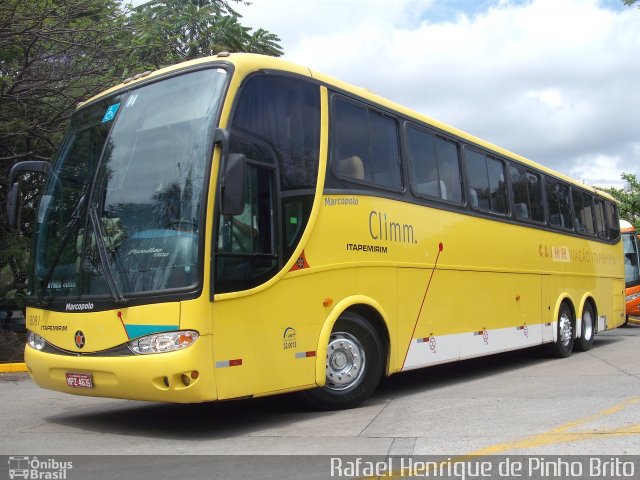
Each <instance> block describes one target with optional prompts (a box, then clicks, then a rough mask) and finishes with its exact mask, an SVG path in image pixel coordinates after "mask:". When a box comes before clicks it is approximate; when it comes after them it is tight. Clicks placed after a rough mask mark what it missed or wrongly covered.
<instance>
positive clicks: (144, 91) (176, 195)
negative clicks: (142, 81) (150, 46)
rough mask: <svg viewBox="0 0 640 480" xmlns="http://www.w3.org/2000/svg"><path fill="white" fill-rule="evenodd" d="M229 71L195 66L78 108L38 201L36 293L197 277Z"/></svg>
mask: <svg viewBox="0 0 640 480" xmlns="http://www.w3.org/2000/svg"><path fill="white" fill-rule="evenodd" d="M226 79H227V74H226V71H225V70H222V69H208V70H200V71H194V72H190V73H186V74H182V75H179V76H175V77H172V78H168V79H165V80H162V81H158V82H155V83H151V84H147V85H144V86H142V87H140V88H136V89H132V90H130V91H128V92H125V93H120V94H116V95H114V96H111V97H107V98H105V99H101V100H99V101H98V102H95V103H92V104H91V105H89V106H87V107H84V108H82V109H80V110H79V111H78V112H76V114H75V115H74V116H73V117H72V120H71V124H70V127H69V129H68V131H67V135H66V138H65V141H64V143H63V145H62V147H61V149H60V151H59V153H58V158H57V161H56V163H55V167H54V170H53V173H52V175H51V177H50V179H49V181H48V183H47V185H46V186H45V191H44V195H43V197H42V200H41V203H40V208H39V211H38V219H37V221H38V223H37V226H36V232H35V244H34V247H35V248H34V261H33V272H32V273H33V282H32V292H31V293H32V294H34V295H38V296H39V297H40V298H41V300H42V299H43V298H45V297H46V298H49V297H66V298H67V299H70V298H75V299H80V298H82V299H89V298H94V297H95V298H98V297H101V296H105V297H107V298H109V296H110V297H113V298H114V299H116V300H118V299H119V300H122V299H123V298H124V296H131V295H136V294H145V293H147V294H148V293H149V292H155V291H166V290H175V289H185V288H193V287H194V286H196V285H197V284H198V282H199V274H198V273H199V271H200V268H199V267H200V265H199V264H198V263H199V260H198V259H199V258H201V256H200V252H199V249H198V245H199V244H200V243H201V242H199V235H200V232H201V228H200V219H201V213H202V212H201V208H200V206H201V204H202V203H203V198H204V193H205V190H206V188H205V185H206V182H207V171H208V169H207V167H208V163H209V160H210V157H211V148H212V133H213V130H214V128H213V122H214V119H215V117H216V114H217V112H218V110H219V106H220V104H221V101H222V97H223V92H224V88H225V85H226Z"/></svg>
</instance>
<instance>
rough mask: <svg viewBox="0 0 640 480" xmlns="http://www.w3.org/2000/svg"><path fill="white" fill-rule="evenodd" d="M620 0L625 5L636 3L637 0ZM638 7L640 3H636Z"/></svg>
mask: <svg viewBox="0 0 640 480" xmlns="http://www.w3.org/2000/svg"><path fill="white" fill-rule="evenodd" d="M622 1H623V3H624V4H625V5H626V6H627V7H630V6H631V5H634V4H636V3H638V1H639V0H622ZM638 7H639V8H640V5H638Z"/></svg>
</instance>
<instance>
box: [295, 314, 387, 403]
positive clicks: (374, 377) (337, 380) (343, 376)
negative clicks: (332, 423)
mask: <svg viewBox="0 0 640 480" xmlns="http://www.w3.org/2000/svg"><path fill="white" fill-rule="evenodd" d="M384 358H385V355H384V349H383V347H382V342H381V341H380V336H379V335H378V333H377V332H376V330H375V329H374V328H373V327H372V326H371V324H370V323H369V322H367V321H366V320H365V319H364V318H363V317H362V316H360V315H358V314H357V313H354V312H345V313H343V314H342V315H341V316H340V318H339V319H338V321H337V322H336V324H335V326H334V327H333V331H332V332H331V337H330V338H329V344H328V346H327V357H326V369H325V371H326V376H327V377H326V384H325V386H324V387H322V388H316V389H314V390H309V391H307V392H305V396H306V398H307V400H308V401H309V402H310V403H311V404H312V405H313V406H314V407H316V408H319V409H322V410H333V409H343V408H353V407H355V406H357V405H359V404H360V403H362V402H363V401H364V400H365V399H366V398H367V397H369V396H370V395H371V394H372V393H373V391H374V390H375V389H376V387H377V386H378V383H379V382H380V378H381V377H382V371H383V368H384Z"/></svg>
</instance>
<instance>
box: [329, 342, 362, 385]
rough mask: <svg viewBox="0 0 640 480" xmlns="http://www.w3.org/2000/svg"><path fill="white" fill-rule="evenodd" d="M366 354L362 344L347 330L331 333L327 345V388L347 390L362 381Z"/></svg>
mask: <svg viewBox="0 0 640 480" xmlns="http://www.w3.org/2000/svg"><path fill="white" fill-rule="evenodd" d="M364 365H365V355H364V348H363V347H362V344H361V343H360V342H359V341H358V339H357V338H356V337H354V336H353V335H351V334H349V333H346V332H336V333H333V334H331V339H330V341H329V345H328V347H327V364H326V374H327V384H326V386H327V388H330V389H332V390H345V389H347V388H349V387H351V386H353V385H355V384H356V383H358V382H359V381H360V379H361V378H362V374H363V373H364Z"/></svg>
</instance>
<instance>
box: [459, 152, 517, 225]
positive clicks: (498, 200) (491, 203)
mask: <svg viewBox="0 0 640 480" xmlns="http://www.w3.org/2000/svg"><path fill="white" fill-rule="evenodd" d="M465 158H466V165H467V176H468V177H469V202H470V203H471V205H472V206H473V207H476V208H479V209H481V210H488V211H491V212H495V213H507V212H508V204H507V188H506V185H505V175H504V163H503V162H502V161H501V160H497V159H495V158H492V157H488V156H485V155H483V154H481V153H478V152H475V151H473V150H467V152H466V154H465Z"/></svg>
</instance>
